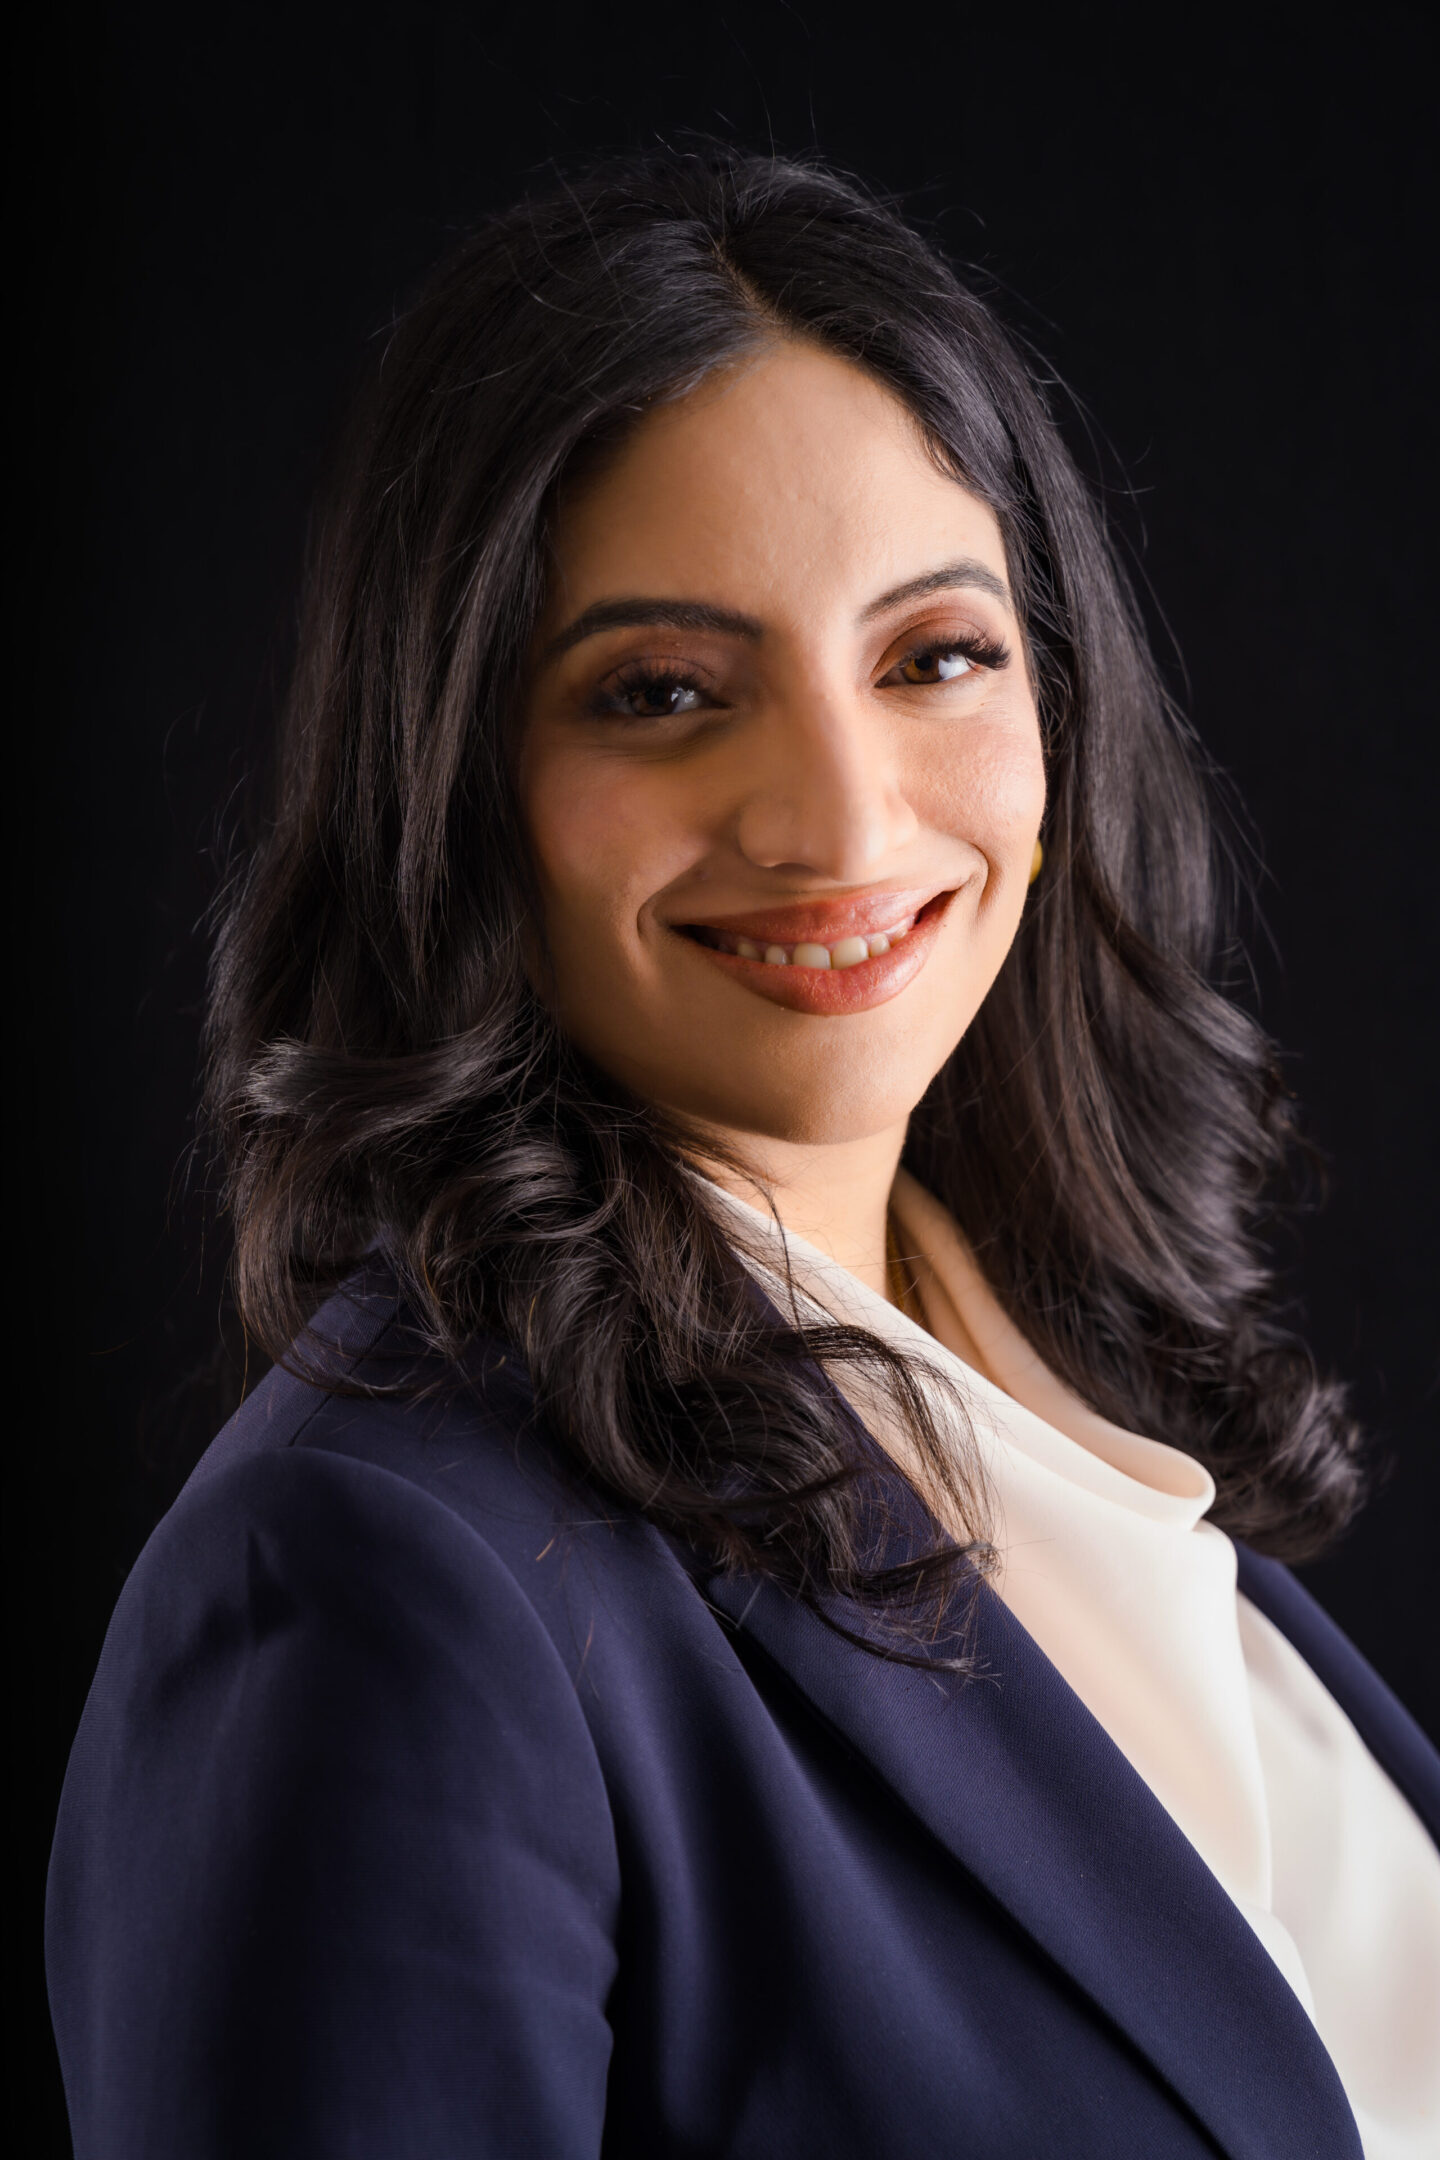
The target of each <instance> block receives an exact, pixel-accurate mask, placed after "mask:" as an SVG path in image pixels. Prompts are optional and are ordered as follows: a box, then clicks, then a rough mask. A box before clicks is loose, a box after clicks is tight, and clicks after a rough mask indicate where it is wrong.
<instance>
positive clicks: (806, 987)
mask: <svg viewBox="0 0 1440 2160" xmlns="http://www.w3.org/2000/svg"><path fill="white" fill-rule="evenodd" d="M954 897H955V895H954V893H953V892H948V893H940V894H939V895H938V896H937V897H936V898H935V899H934V900H931V901H929V902H927V904H926V905H925V907H923V908H922V909H921V911H920V913H919V914H918V915H917V916H916V918H915V925H914V928H913V929H911V930H909V931H907V933H906V935H905V936H904V937H903V938H902V939H901V941H900V943H899V944H898V945H892V946H891V948H890V950H889V952H886V953H879V954H877V956H876V957H875V959H873V960H862V961H861V962H860V963H859V965H858V966H857V967H850V968H805V967H793V966H791V967H773V966H772V965H771V964H770V963H769V962H768V961H766V960H742V959H741V957H740V955H739V954H738V953H727V952H719V951H717V950H716V948H715V947H714V946H713V945H701V944H699V943H697V941H696V940H695V939H694V938H686V940H685V942H686V944H687V945H688V946H689V947H690V949H691V951H692V952H696V953H699V955H700V957H701V958H702V959H703V960H712V961H713V962H714V963H715V965H716V967H718V968H720V969H721V970H723V972H724V973H725V974H727V975H729V976H731V977H733V979H734V980H735V981H736V982H738V983H743V985H744V987H745V988H746V989H747V990H753V991H754V992H755V994H756V996H757V997H763V998H768V999H769V1000H770V1003H771V1004H772V1005H783V1006H785V1007H786V1009H787V1011H789V1012H802V1013H824V1014H832V1015H833V1014H844V1013H860V1012H869V1011H870V1010H871V1009H872V1008H873V1007H874V1006H876V1005H888V1004H889V1002H890V1000H891V998H893V997H899V995H900V992H901V991H902V990H903V989H905V987H906V985H907V984H909V983H912V982H913V981H914V980H915V977H916V976H917V975H918V974H919V972H920V970H921V968H923V967H924V965H925V962H926V961H927V960H928V959H929V957H930V952H931V948H932V947H933V945H934V943H935V940H936V938H937V937H938V936H939V934H940V925H941V923H942V922H943V921H944V919H945V911H946V909H947V908H948V907H949V905H950V902H951V901H952V900H953V899H954ZM676 934H677V936H678V935H679V934H680V933H679V932H677V933H676Z"/></svg>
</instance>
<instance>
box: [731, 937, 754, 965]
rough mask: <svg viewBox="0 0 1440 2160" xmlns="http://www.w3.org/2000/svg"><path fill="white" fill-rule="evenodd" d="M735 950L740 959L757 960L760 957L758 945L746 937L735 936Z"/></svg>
mask: <svg viewBox="0 0 1440 2160" xmlns="http://www.w3.org/2000/svg"><path fill="white" fill-rule="evenodd" d="M735 950H736V952H737V953H738V954H739V955H740V958H741V959H742V960H758V959H759V958H760V947H759V946H758V945H756V944H754V943H753V942H752V941H751V940H750V939H749V938H748V937H737V938H736V940H735Z"/></svg>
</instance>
